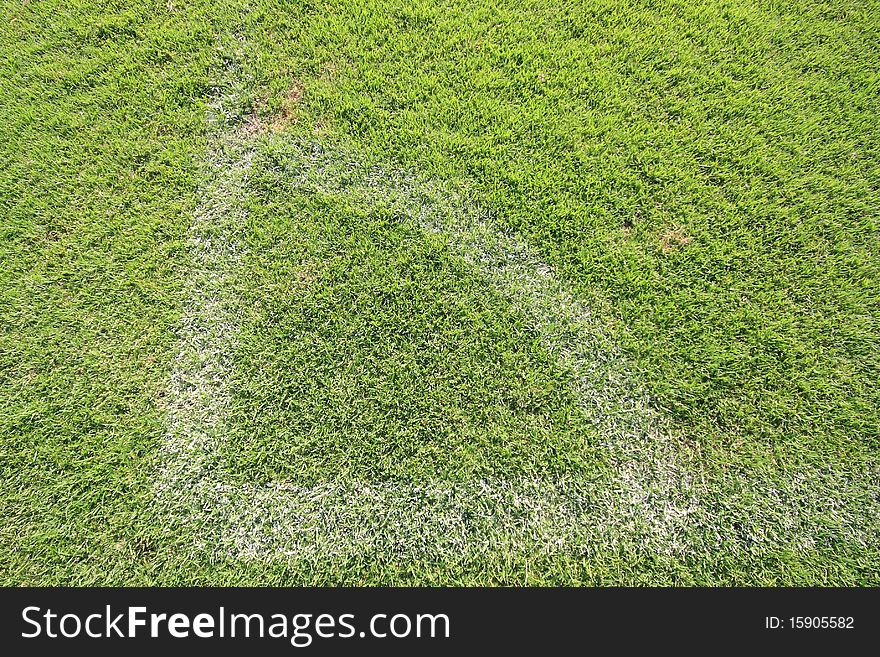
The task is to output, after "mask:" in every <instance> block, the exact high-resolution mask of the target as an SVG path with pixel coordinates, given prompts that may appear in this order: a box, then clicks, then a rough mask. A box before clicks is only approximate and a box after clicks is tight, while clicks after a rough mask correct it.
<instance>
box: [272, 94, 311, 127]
mask: <svg viewBox="0 0 880 657" xmlns="http://www.w3.org/2000/svg"><path fill="white" fill-rule="evenodd" d="M304 91H305V89H304V88H303V86H302V83H301V82H299V81H295V82H294V84H293V86H292V87H290V89H288V90H287V93H286V94H284V99H283V100H282V101H281V109H280V110H279V111H278V113H277V114H276V115H275V116H274V117H272V123H271V127H272V130H273V131H276V132H277V131H278V130H283V129H284V128H286V127H287V126H289V125H293V124H294V123H296V121H297V115H296V108H297V106H298V105H299V104H300V102H301V101H302V98H303V92H304Z"/></svg>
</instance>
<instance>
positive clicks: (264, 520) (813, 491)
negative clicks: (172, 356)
mask: <svg viewBox="0 0 880 657" xmlns="http://www.w3.org/2000/svg"><path fill="white" fill-rule="evenodd" d="M215 112H218V113H220V112H222V102H218V104H217V106H216V107H215ZM276 146H278V144H277V143H276ZM280 147H281V148H282V149H286V152H287V155H288V156H289V157H290V158H291V159H292V160H293V161H294V162H298V165H297V166H294V167H293V170H292V171H291V175H290V185H291V191H292V192H293V193H297V191H299V192H300V193H302V192H304V191H308V190H310V189H311V190H312V191H315V190H323V191H325V192H328V193H332V194H334V195H337V196H339V197H345V198H346V199H348V200H351V201H352V202H356V203H363V204H366V207H371V205H372V204H374V203H377V202H382V203H383V204H384V205H385V206H386V207H387V206H388V204H389V203H390V204H391V206H392V207H393V208H394V210H395V211H396V212H399V213H400V216H401V219H402V220H404V221H410V222H413V223H414V224H416V225H418V226H421V227H422V228H423V229H424V230H425V231H427V232H429V233H432V234H435V235H439V236H442V237H443V238H444V239H445V240H446V241H447V244H448V246H449V248H450V249H451V250H452V251H453V252H454V253H455V254H457V255H458V257H460V258H462V259H463V260H464V261H466V262H467V263H469V264H470V265H471V266H472V267H474V268H475V269H476V270H477V271H478V272H479V273H480V274H481V275H482V276H483V278H484V279H485V280H486V282H487V284H488V285H490V286H492V287H493V288H494V289H495V290H496V291H497V292H499V293H501V294H502V295H503V296H504V297H506V298H507V299H508V300H509V302H510V303H511V304H512V305H513V307H514V308H515V309H516V311H517V312H519V313H521V314H522V315H523V316H524V317H526V318H528V320H529V322H530V323H531V325H532V327H533V328H535V329H536V330H537V331H538V332H539V334H540V335H541V339H542V343H543V346H544V347H545V349H546V350H547V352H548V353H549V354H550V355H551V356H553V357H554V358H555V359H556V361H557V363H558V365H559V366H560V367H561V368H563V369H564V370H565V371H567V372H569V374H570V381H571V387H572V391H573V393H574V395H575V396H576V398H577V400H578V403H579V405H580V407H581V409H582V411H583V412H584V413H585V414H587V416H588V417H589V418H590V419H591V420H592V422H593V423H594V424H595V425H596V426H597V428H598V429H599V431H600V433H601V435H602V436H603V437H604V445H603V446H604V448H605V449H606V450H607V454H608V456H609V458H610V460H611V462H612V463H614V464H615V466H616V472H615V473H614V475H612V476H611V477H609V478H606V479H602V480H597V481H590V480H578V479H575V478H560V479H556V480H542V479H518V480H493V481H473V482H466V483H456V482H443V481H427V482H424V483H420V484H418V485H416V484H411V483H377V484H371V483H367V482H355V481H343V482H328V483H323V484H319V485H317V486H311V487H296V486H282V485H274V484H273V485H269V486H266V487H257V486H250V485H237V484H236V483H234V482H232V481H231V479H230V478H229V477H228V475H227V474H226V471H225V468H224V464H223V463H222V462H221V459H220V456H219V453H220V447H221V445H222V442H223V440H224V437H225V435H226V430H225V426H224V424H225V421H226V413H227V409H228V407H229V401H230V392H229V387H228V386H229V379H230V374H231V368H232V351H233V349H234V347H235V340H236V335H237V329H238V326H237V321H238V318H237V314H236V309H235V308H234V306H233V305H232V304H231V302H230V300H229V299H228V296H229V295H228V287H227V286H228V281H229V279H230V277H231V276H232V275H233V274H234V272H235V270H236V267H237V263H238V261H239V260H240V258H241V256H242V247H241V245H240V242H239V241H238V238H239V236H240V235H242V230H243V225H244V221H245V219H246V215H245V213H244V210H243V209H242V205H241V203H242V200H243V198H244V197H245V195H246V191H247V180H248V174H249V171H250V170H251V168H252V167H253V166H259V165H258V164H256V163H257V162H258V160H259V153H258V150H257V146H256V145H255V144H254V143H250V142H248V141H247V140H245V139H244V138H243V137H241V136H238V135H237V134H236V133H235V132H233V131H220V135H219V137H218V139H217V145H216V148H215V150H214V151H213V152H212V154H211V156H210V157H209V159H208V161H207V163H206V169H207V171H206V180H207V181H208V182H207V183H206V185H205V188H204V191H203V197H204V201H203V204H202V205H201V206H199V208H198V209H197V211H196V213H195V216H194V218H193V224H192V228H191V231H190V239H189V249H190V253H191V258H192V269H191V271H190V276H189V280H188V301H187V303H186V306H185V308H184V313H183V317H182V319H181V326H180V339H179V344H178V352H177V358H176V360H175V367H174V371H173V373H172V377H171V381H170V384H169V407H168V430H167V434H166V438H165V442H164V445H163V450H162V453H163V465H162V469H161V472H160V475H159V477H158V480H157V482H156V493H157V499H158V501H159V506H160V507H161V508H163V509H165V510H167V512H168V517H169V523H170V525H172V526H173V525H182V526H183V527H185V529H186V531H187V532H191V533H192V535H193V537H194V540H195V542H196V548H197V549H198V550H200V551H207V552H208V553H211V554H217V555H225V556H235V557H241V558H247V559H254V558H256V559H275V558H295V559H326V558H327V557H328V556H334V557H337V558H343V557H346V558H352V557H356V556H357V555H365V554H374V555H384V557H385V558H387V559H393V560H403V561H406V560H408V559H425V558H442V559H444V560H454V561H458V562H461V561H465V562H466V561H467V560H468V559H471V558H474V557H475V556H477V555H481V554H482V555H485V554H492V553H494V554H505V553H506V554H513V555H523V556H524V557H526V558H528V557H529V556H530V555H531V556H535V555H539V554H551V553H557V552H565V553H570V554H572V555H574V556H584V557H586V556H588V555H589V554H593V553H596V552H597V551H602V550H606V551H607V550H611V551H615V550H620V549H623V548H625V546H630V547H632V546H641V547H642V548H643V549H646V550H649V551H651V552H657V553H660V554H666V555H675V554H683V553H688V552H694V551H696V552H703V553H705V552H713V551H718V550H726V551H739V550H759V549H777V548H790V549H810V548H812V547H815V546H816V544H817V542H818V541H822V540H826V541H827V540H844V541H849V542H854V543H856V544H861V545H868V544H873V545H876V544H877V542H878V537H880V526H878V522H880V521H878V518H880V502H878V495H877V491H878V489H880V485H878V481H880V476H878V472H877V471H876V468H874V469H871V468H869V469H867V470H866V471H865V472H860V473H853V476H852V477H849V478H843V477H841V476H840V475H838V474H836V473H835V470H834V469H832V468H828V469H827V470H817V469H812V470H809V471H804V472H799V473H794V474H793V476H792V478H791V479H790V480H789V484H788V485H787V486H785V487H784V488H783V489H780V488H779V487H778V484H777V485H773V484H772V483H771V482H769V480H766V479H762V478H761V477H760V476H752V475H750V473H739V474H737V473H732V474H731V475H730V476H729V477H725V479H724V480H723V481H714V482H706V481H700V480H699V477H698V476H697V473H698V470H697V469H696V467H695V466H694V465H693V464H692V463H691V462H689V461H688V460H687V454H686V452H684V451H683V450H682V449H681V445H677V444H675V443H674V442H673V441H672V440H671V439H669V438H668V437H666V436H665V434H664V432H663V431H662V430H661V427H660V422H659V418H658V417H657V416H656V414H655V413H654V412H653V411H652V410H651V409H650V406H649V404H648V402H647V400H646V398H645V396H644V394H643V393H642V392H641V391H640V390H639V389H638V388H637V387H636V386H634V385H633V384H632V379H631V377H630V376H629V374H628V372H627V366H626V363H625V360H624V359H623V358H622V356H621V355H620V354H619V352H618V350H617V349H616V348H615V346H614V344H613V342H612V341H611V340H610V339H609V338H608V337H607V336H606V335H605V334H604V333H603V331H601V330H600V329H599V327H598V326H597V324H596V322H595V321H593V320H592V319H591V317H590V313H589V311H588V309H587V308H586V307H585V306H584V304H583V303H581V302H580V301H579V300H578V299H577V298H576V297H575V296H574V295H573V294H571V292H570V291H569V290H568V289H567V288H566V287H565V286H564V285H563V284H562V283H560V282H559V280H558V279H557V278H556V276H555V275H554V273H553V271H552V269H551V268H550V267H548V266H547V265H546V264H545V263H543V262H542V261H541V260H540V258H538V257H537V255H536V254H535V253H533V252H532V251H531V250H530V249H529V247H528V245H527V244H526V243H525V242H523V241H522V240H520V239H519V238H517V237H515V236H513V235H510V234H508V233H506V232H505V231H504V230H502V229H501V228H500V227H499V226H498V225H496V224H495V223H494V222H493V221H492V220H491V218H490V217H488V216H487V215H486V213H485V212H483V211H482V210H481V209H480V208H479V207H476V206H474V205H473V204H471V203H469V202H468V201H467V200H466V198H465V197H464V195H463V194H461V193H459V192H458V191H457V190H455V189H453V188H452V187H451V186H450V185H444V184H440V183H437V182H435V181H425V180H422V179H419V178H417V177H414V176H411V175H408V174H406V173H404V172H400V171H395V170H383V169H381V168H375V167H373V168H370V167H364V166H361V165H359V164H358V162H357V161H356V159H353V158H352V157H351V156H349V155H346V154H345V153H341V152H340V153H325V152H323V151H321V150H320V149H318V148H316V147H313V148H311V149H306V148H303V147H301V146H297V145H295V144H286V145H285V144H281V145H280ZM682 459H685V460H684V461H683V460H682ZM718 492H721V493H723V494H722V495H721V496H720V497H719V496H718V495H716V494H715V493H718ZM724 495H728V496H729V497H728V499H730V500H731V504H730V505H725V504H724V502H723V501H721V502H719V501H717V500H719V499H721V500H723V499H725V497H724ZM744 496H747V497H748V498H749V499H750V502H749V504H748V505H746V508H748V509H749V512H748V513H744V512H743V511H742V509H743V508H744V507H743V504H742V502H743V499H744ZM853 498H858V499H859V500H860V504H859V505H852V504H850V503H849V502H851V501H852V499H853ZM734 502H736V503H734ZM865 502H867V503H868V504H867V506H869V508H870V509H872V511H870V512H867V513H866V512H864V511H863V510H862V511H860V510H859V509H864V508H865V506H866V504H865ZM873 511H876V512H877V513H873ZM816 517H821V518H822V519H823V522H822V530H821V532H819V533H817V532H816V531H815V528H814V526H813V525H812V524H811V522H812V521H811V519H814V518H816ZM780 527H782V528H784V531H781V530H780ZM829 532H830V534H832V535H829Z"/></svg>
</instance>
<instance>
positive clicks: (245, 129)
mask: <svg viewBox="0 0 880 657" xmlns="http://www.w3.org/2000/svg"><path fill="white" fill-rule="evenodd" d="M268 129H269V126H267V125H266V124H265V123H264V122H263V120H262V119H261V118H260V115H259V114H258V113H257V110H256V109H255V110H253V111H252V112H251V113H250V114H248V115H247V116H246V117H244V121H242V123H241V126H240V127H239V131H240V132H241V134H242V135H244V136H245V137H256V136H257V135H261V134H263V133H264V132H266V130H268Z"/></svg>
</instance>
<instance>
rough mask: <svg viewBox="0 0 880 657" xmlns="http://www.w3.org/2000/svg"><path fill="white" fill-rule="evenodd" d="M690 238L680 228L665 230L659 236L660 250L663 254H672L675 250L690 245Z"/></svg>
mask: <svg viewBox="0 0 880 657" xmlns="http://www.w3.org/2000/svg"><path fill="white" fill-rule="evenodd" d="M690 242H691V238H690V236H689V235H688V234H687V233H685V232H684V229H683V228H682V227H681V226H673V227H672V228H667V229H666V230H664V231H663V233H661V235H660V250H662V251H663V253H665V254H669V253H672V252H673V251H675V250H676V249H679V248H681V247H683V246H687V245H688V244H690Z"/></svg>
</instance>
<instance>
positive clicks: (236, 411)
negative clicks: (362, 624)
mask: <svg viewBox="0 0 880 657" xmlns="http://www.w3.org/2000/svg"><path fill="white" fill-rule="evenodd" d="M0 7H2V13H0V18H2V22H3V27H2V28H0V108H2V109H3V119H4V120H3V121H2V122H0V250H2V256H0V281H2V283H0V446H2V450H0V501H2V506H0V509H2V516H0V520H2V523H0V584H3V585H38V584H42V585H48V584H63V585H71V584H77V585H87V584H100V585H109V584H114V585H120V584H129V585H154V584H155V585H172V584H229V585H237V584H255V585H261V584H285V585H296V584H430V585H453V584H466V585H472V584H492V585H494V584H515V585H521V584H528V585H549V584H561V585H583V584H586V585H607V584H640V585H642V584H648V585H659V584H664V585H666V584H678V585H695V584H700V585H719V584H720V585H730V584H738V585H875V586H876V585H878V584H880V453H878V449H880V386H878V385H877V384H878V381H880V212H878V208H880V140H878V138H877V134H876V133H877V126H878V119H880V74H878V70H880V4H878V3H877V2H876V1H875V0H868V1H866V2H865V1H862V2H857V1H855V0H837V1H836V2H824V1H823V2H815V1H811V2H806V1H803V0H792V1H791V2H785V3H782V2H775V1H767V0H705V1H700V2H685V1H684V0H680V1H678V0H656V1H648V0H639V1H634V2H628V3H624V2H621V1H620V0H601V1H600V0H566V1H557V2H550V1H546V2H533V1H531V0H527V1H525V2H524V1H523V0H518V1H517V2H513V1H510V0H500V1H496V2H487V1H486V0H477V1H475V2H459V1H457V0H452V1H446V0H441V1H440V2H422V1H419V0H410V1H404V0H347V1H344V2H343V1H339V0H327V1H326V2H312V1H302V2H296V1H295V2H275V1H272V0H254V1H253V2H250V3H246V2H242V1H241V0H234V1H233V2H223V3H220V2H212V1H209V0H193V1H192V2H184V1H183V0H168V1H167V2H158V3H156V2H152V3H144V2H139V1H137V0H135V1H132V2H125V3H121V2H103V3H95V2H91V1H89V0H74V1H73V2H64V3H61V2H56V1H55V0H30V2H28V1H24V2H22V1H21V0H14V1H10V0H0Z"/></svg>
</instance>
